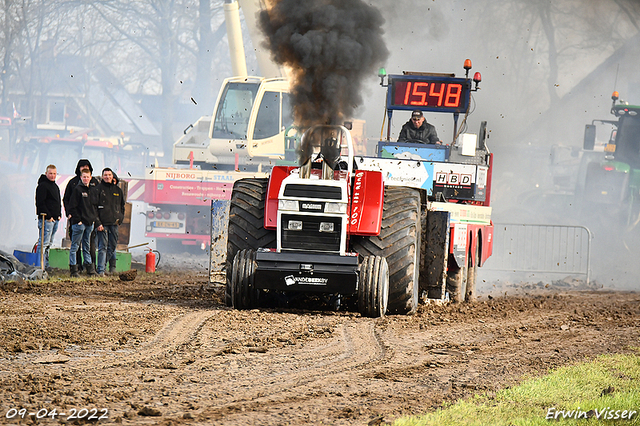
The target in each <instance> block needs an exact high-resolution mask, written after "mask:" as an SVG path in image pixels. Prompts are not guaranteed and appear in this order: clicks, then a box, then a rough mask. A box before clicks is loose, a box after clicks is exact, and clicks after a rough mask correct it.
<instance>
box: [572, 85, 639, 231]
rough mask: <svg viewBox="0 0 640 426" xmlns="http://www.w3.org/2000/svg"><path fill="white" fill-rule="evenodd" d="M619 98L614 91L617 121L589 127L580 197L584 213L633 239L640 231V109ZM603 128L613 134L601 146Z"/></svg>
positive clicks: (580, 172)
mask: <svg viewBox="0 0 640 426" xmlns="http://www.w3.org/2000/svg"><path fill="white" fill-rule="evenodd" d="M618 98H619V96H618V92H613V95H612V96H611V99H613V104H612V105H611V114H613V115H614V116H615V117H616V119H615V120H593V121H592V124H588V125H587V126H586V128H585V134H584V152H583V158H582V160H583V161H582V164H581V167H580V171H579V178H578V182H580V183H579V184H578V188H577V195H579V198H581V201H582V203H583V204H582V205H583V211H588V212H591V213H592V214H595V215H597V216H599V217H600V223H601V224H603V225H605V226H607V227H608V229H612V228H613V229H616V228H617V229H618V230H619V231H622V232H623V235H627V236H631V235H635V234H636V233H637V232H638V230H640V227H639V226H638V225H639V224H640V106H638V105H627V104H626V103H624V102H617V101H618ZM602 127H608V128H609V130H610V133H609V134H608V135H607V138H606V141H605V142H604V143H599V144H598V143H597V142H596V141H597V134H596V133H601V132H599V130H601V129H602ZM634 239H635V238H634Z"/></svg>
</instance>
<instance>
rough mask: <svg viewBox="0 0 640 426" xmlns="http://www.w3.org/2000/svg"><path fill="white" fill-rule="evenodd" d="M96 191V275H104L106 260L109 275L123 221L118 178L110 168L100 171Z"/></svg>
mask: <svg viewBox="0 0 640 426" xmlns="http://www.w3.org/2000/svg"><path fill="white" fill-rule="evenodd" d="M97 188H98V191H97V194H98V206H97V207H98V222H96V230H97V235H98V275H104V273H105V269H106V263H107V260H108V261H109V273H110V274H113V273H114V272H116V246H117V245H118V226H119V225H120V224H121V223H122V221H123V220H124V205H125V199H124V195H123V194H122V190H121V189H120V188H119V187H118V177H117V176H116V174H115V173H114V172H113V170H111V169H110V168H108V167H107V168H105V169H104V170H102V181H101V182H100V183H99V184H98V186H97Z"/></svg>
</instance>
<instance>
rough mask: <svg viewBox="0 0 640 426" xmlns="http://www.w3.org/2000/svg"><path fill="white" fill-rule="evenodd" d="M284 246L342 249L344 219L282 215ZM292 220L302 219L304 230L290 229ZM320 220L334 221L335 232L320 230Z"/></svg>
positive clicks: (291, 248)
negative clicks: (289, 225)
mask: <svg viewBox="0 0 640 426" xmlns="http://www.w3.org/2000/svg"><path fill="white" fill-rule="evenodd" d="M281 220H282V223H281V224H280V225H281V228H280V229H282V240H281V241H282V248H283V249H289V250H307V251H330V252H339V251H340V238H341V235H342V220H341V218H339V217H327V216H305V215H296V214H286V215H285V214H283V215H282V219H281ZM290 220H299V221H302V230H300V231H293V230H289V229H288V223H289V221H290ZM320 222H331V223H333V232H320Z"/></svg>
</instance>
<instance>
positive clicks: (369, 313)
mask: <svg viewBox="0 0 640 426" xmlns="http://www.w3.org/2000/svg"><path fill="white" fill-rule="evenodd" d="M388 301H389V266H388V265H387V260H386V259H385V258H384V257H380V256H365V258H364V260H363V261H362V264H361V265H360V285H359V287H358V308H359V310H360V313H361V314H362V316H366V317H373V318H377V317H383V316H384V314H385V313H386V312H387V303H388Z"/></svg>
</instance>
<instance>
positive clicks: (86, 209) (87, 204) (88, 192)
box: [67, 170, 98, 277]
mask: <svg viewBox="0 0 640 426" xmlns="http://www.w3.org/2000/svg"><path fill="white" fill-rule="evenodd" d="M91 179H92V178H91V172H90V171H88V170H84V171H83V172H81V174H80V183H78V185H76V187H75V188H74V189H73V192H72V193H71V197H70V199H69V210H68V211H67V213H68V218H69V223H70V224H71V250H70V252H69V271H70V273H71V276H72V277H77V276H78V275H79V274H78V264H77V257H76V255H77V252H78V249H79V248H80V247H82V258H83V259H84V265H83V266H84V269H85V270H86V271H87V274H89V275H95V273H96V269H95V267H94V265H93V263H92V262H91V254H89V250H90V249H91V241H90V240H91V232H92V231H93V223H94V222H95V221H96V220H97V218H98V214H97V208H96V201H97V194H96V192H97V191H96V189H95V187H93V188H92V187H91V186H90V183H91Z"/></svg>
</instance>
